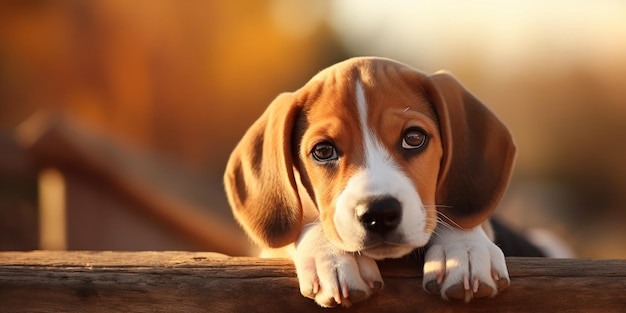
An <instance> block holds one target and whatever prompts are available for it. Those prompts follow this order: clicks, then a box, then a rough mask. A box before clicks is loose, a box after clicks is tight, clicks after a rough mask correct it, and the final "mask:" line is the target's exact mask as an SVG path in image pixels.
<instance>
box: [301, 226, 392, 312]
mask: <svg viewBox="0 0 626 313" xmlns="http://www.w3.org/2000/svg"><path fill="white" fill-rule="evenodd" d="M293 260H294V264H295V266H296V272H297V274H298V281H299V283H300V292H301V293H302V295H304V296H305V297H308V298H311V299H315V302H317V303H318V304H319V305H321V306H323V307H334V306H337V305H342V306H346V307H347V306H350V305H351V304H352V303H355V302H359V301H362V300H365V299H367V298H369V297H370V296H371V295H372V294H374V293H376V292H378V291H379V290H381V289H382V287H383V279H382V277H381V275H380V271H379V270H378V265H377V264H376V261H374V260H373V259H371V258H369V257H366V256H363V255H358V254H352V253H346V252H344V251H341V250H339V249H337V248H336V247H334V246H333V245H332V244H331V243H330V242H328V240H327V239H326V237H325V236H324V234H323V231H322V227H321V225H319V224H309V225H307V226H306V227H305V229H304V230H303V232H302V235H301V237H300V239H299V240H298V242H297V243H296V250H295V253H294V255H293Z"/></svg>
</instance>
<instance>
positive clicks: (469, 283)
mask: <svg viewBox="0 0 626 313" xmlns="http://www.w3.org/2000/svg"><path fill="white" fill-rule="evenodd" d="M435 236H436V237H434V238H433V244H432V246H431V247H430V248H429V249H428V251H427V252H426V256H425V263H424V280H423V283H422V285H423V287H424V289H425V290H426V291H427V292H429V293H431V294H435V295H440V296H441V297H442V298H443V299H446V300H448V299H457V300H464V301H465V302H469V301H471V300H472V299H473V298H484V297H493V296H495V295H496V294H498V292H500V291H502V290H504V289H506V288H507V287H508V286H509V282H510V279H509V273H508V271H507V268H506V262H505V259H504V254H503V253H502V250H500V248H498V247H497V246H496V245H495V244H494V243H493V242H491V240H489V238H487V235H485V233H484V231H483V230H482V228H481V227H480V226H478V227H476V228H474V229H472V230H469V231H468V230H460V229H446V228H443V227H441V228H439V229H438V230H437V234H436V235H435Z"/></svg>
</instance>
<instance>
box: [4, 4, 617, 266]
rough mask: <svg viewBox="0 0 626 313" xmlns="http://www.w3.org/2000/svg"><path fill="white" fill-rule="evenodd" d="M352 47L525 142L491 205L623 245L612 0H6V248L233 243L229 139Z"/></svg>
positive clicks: (595, 245)
mask: <svg viewBox="0 0 626 313" xmlns="http://www.w3.org/2000/svg"><path fill="white" fill-rule="evenodd" d="M356 55H379V56H387V57H392V58H395V59H398V60H400V61H403V62H406V63H409V64H411V65H413V66H415V67H417V68H420V69H423V70H424V71H428V72H432V71H435V70H438V69H442V68H445V69H448V70H450V71H452V72H453V73H454V74H455V75H456V76H457V77H458V78H459V79H460V80H461V81H463V82H464V83H465V85H466V86H467V87H468V88H469V89H470V90H472V91H473V92H474V93H475V94H476V95H477V96H478V97H479V98H480V99H482V100H483V101H484V102H485V103H486V104H487V105H488V106H490V107H491V108H492V109H493V110H494V111H495V112H496V113H497V114H498V115H499V116H500V117H501V118H502V119H503V120H504V121H505V122H506V123H507V124H508V125H509V126H510V128H511V130H512V132H513V134H514V136H515V138H516V141H517V144H518V151H519V154H518V158H517V164H516V169H515V173H514V177H513V181H512V184H511V188H510V190H509V192H508V193H507V196H506V197H505V199H504V201H503V202H502V204H501V208H500V211H499V213H498V214H499V216H500V217H501V218H502V219H503V220H505V221H506V222H507V223H509V224H510V225H512V226H513V227H515V228H517V229H518V230H520V231H524V232H530V233H533V234H537V233H538V231H537V230H548V231H550V232H552V233H553V234H554V235H557V236H558V237H560V238H562V239H563V240H564V241H565V242H566V243H567V244H569V246H570V247H571V248H572V250H573V252H574V253H575V255H576V256H579V257H592V258H618V257H619V258H624V257H626V228H625V227H624V226H623V225H624V222H625V221H626V162H624V160H626V3H625V2H623V1H617V0H616V1H609V0H606V1H596V2H589V1H549V2H545V1H519V2H512V3H511V2H508V1H507V2H499V1H470V2H467V1H452V0H447V1H420V2H417V1H399V2H389V1H386V2H381V1H358V0H345V1H335V2H331V1H305V0H298V1H290V0H269V1H246V2H243V1H147V0H143V1H109V0H101V1H81V0H76V1H47V0H29V1H3V2H2V3H0V249H2V250H15V249H17V250H24V249H37V248H46V249H54V248H61V249H65V248H66V249H123V250H145V249H154V250H162V249H188V250H217V251H222V252H226V253H232V254H237V253H240V252H241V251H242V250H241V249H237V248H233V249H232V250H229V248H228V247H229V246H231V247H232V246H234V245H239V244H241V240H240V239H241V238H239V237H238V238H239V239H236V240H231V239H232V238H233V237H237V236H241V234H240V232H238V229H237V227H236V226H235V223H234V222H233V220H232V217H231V216H230V213H229V209H228V207H227V204H226V201H225V197H224V193H223V190H222V185H221V176H222V172H223V168H224V164H225V162H226V160H227V157H228V154H229V152H230V150H232V148H233V147H234V145H235V143H236V141H237V140H238V139H239V138H240V137H241V135H242V134H243V132H244V131H245V129H246V128H247V127H248V126H249V125H250V124H251V123H252V121H253V120H254V119H255V118H256V117H257V116H258V115H259V114H260V113H261V112H262V110H263V109H264V108H265V106H266V105H267V104H268V103H269V102H270V101H271V100H272V98H273V97H274V96H275V95H277V94H278V93H279V92H282V91H288V90H294V89H296V88H298V87H299V86H301V85H302V84H303V83H304V82H305V81H306V80H307V79H308V78H309V77H311V76H312V75H313V74H315V73H316V72H317V71H319V70H320V69H322V68H324V67H326V66H328V65H330V64H332V63H335V62H337V61H339V60H342V59H345V58H347V57H350V56H356ZM55 186H56V187H55ZM55 188H56V189H55ZM50 190H51V191H50ZM55 190H56V192H55ZM48 192H50V193H51V194H53V195H54V194H56V195H57V196H56V197H57V198H55V197H54V196H52V199H53V200H50V198H51V196H49V195H48ZM59 195H62V196H61V198H60V199H58V197H59ZM54 199H56V200H54ZM44 200H45V201H44ZM55 201H56V202H55ZM43 202H46V203H51V204H46V203H43ZM54 203H57V205H56V206H55V205H54ZM48 207H52V209H49V208H48ZM55 210H59V212H60V213H54V212H56V211H55ZM50 212H52V213H50ZM48 215H52V216H53V218H50V217H48ZM54 216H57V217H59V216H60V217H61V218H60V219H61V220H60V221H59V220H58V218H57V219H56V220H55V219H54ZM203 225H205V226H203ZM231 231H234V232H235V235H232V234H231V233H230V232H231ZM56 232H61V233H62V235H61V236H60V238H58V239H51V238H52V237H54V235H55V233H56ZM216 239H217V241H219V242H223V243H225V245H226V248H225V247H224V245H220V244H219V243H216V242H215V240H216ZM47 240H51V241H52V243H47V242H46V241H47ZM244 241H245V239H244ZM244 250H245V249H244Z"/></svg>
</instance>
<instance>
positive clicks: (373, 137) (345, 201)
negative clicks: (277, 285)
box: [225, 58, 513, 258]
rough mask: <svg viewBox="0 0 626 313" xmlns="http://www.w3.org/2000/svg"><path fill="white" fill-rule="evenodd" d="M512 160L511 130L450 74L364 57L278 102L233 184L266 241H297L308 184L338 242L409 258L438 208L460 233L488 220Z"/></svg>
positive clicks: (243, 214) (251, 226)
mask: <svg viewBox="0 0 626 313" xmlns="http://www.w3.org/2000/svg"><path fill="white" fill-rule="evenodd" d="M512 158H513V144H512V141H511V138H510V135H509V133H508V131H507V130H506V128H505V127H504V126H503V125H502V124H501V123H500V122H499V121H498V120H497V118H496V117H495V116H493V114H492V113H491V112H490V111H488V110H487V109H486V108H485V107H484V105H482V103H480V102H479V101H478V100H476V99H475V98H474V97H473V96H471V94H469V93H468V92H467V91H466V90H465V89H464V88H463V87H462V86H461V85H460V84H459V83H458V82H457V81H456V80H455V79H454V78H452V77H451V76H450V75H448V74H445V73H440V74H435V75H432V76H428V75H425V74H422V73H420V72H418V71H416V70H414V69H412V68H410V67H408V66H405V65H402V64H399V63H397V62H394V61H391V60H386V59H378V58H355V59H351V60H348V61H345V62H342V63H339V64H337V65H334V66H332V67H330V68H328V69H326V70H324V71H322V72H320V73H319V74H318V75H316V76H315V77H314V78H313V79H311V81H309V82H308V83H307V84H306V85H305V86H304V87H302V88H301V89H300V90H298V91H296V92H294V93H288V94H283V95H280V96H279V97H278V98H277V99H276V100H274V102H272V104H270V106H269V107H268V109H267V110H266V111H265V113H264V114H263V115H262V116H261V117H260V118H259V120H257V121H256V122H255V124H254V125H253V126H252V127H251V128H250V129H249V130H248V132H247V133H246V135H245V136H244V138H243V139H242V140H241V142H240V143H239V145H238V146H237V147H236V148H235V150H234V152H233V154H232V155H231V158H230V160H229V163H228V166H227V169H226V174H225V184H226V190H227V195H228V198H229V201H230V203H231V206H232V207H233V210H234V212H235V216H236V217H237V219H238V220H239V221H240V223H241V224H242V225H243V226H244V228H245V229H246V230H247V231H248V233H249V234H250V235H251V236H252V237H253V238H254V239H256V241H257V242H259V243H262V244H265V245H268V246H270V247H278V246H282V245H286V244H288V243H290V242H294V241H295V240H296V238H297V236H298V234H299V232H300V229H301V227H302V225H301V224H302V215H303V213H302V203H301V202H302V201H301V198H302V197H301V196H303V197H304V196H305V195H301V194H300V193H299V192H298V190H299V188H298V185H300V186H303V187H304V189H305V190H306V191H307V193H308V195H306V196H307V197H308V196H310V197H311V199H312V200H313V202H314V203H315V206H316V208H317V210H318V211H319V219H320V221H321V223H322V225H323V228H324V232H325V235H326V236H327V237H328V239H329V240H330V241H331V242H332V243H333V244H335V245H337V246H338V247H340V248H341V249H343V250H346V251H360V252H362V253H364V254H366V255H368V256H371V257H374V258H385V257H399V256H402V255H404V254H406V253H408V252H409V251H411V250H412V249H414V248H415V247H419V246H423V245H424V244H426V243H427V241H428V239H429V238H430V234H431V232H432V231H433V229H434V227H435V225H436V219H437V212H436V210H437V208H439V209H440V211H442V212H443V213H444V214H446V216H448V217H449V218H451V219H452V220H453V221H454V223H456V224H457V225H458V226H460V227H473V226H475V225H478V224H479V223H481V222H482V221H483V220H484V219H485V218H486V217H487V216H488V215H489V214H490V213H491V211H492V210H493V209H494V207H495V205H496V203H497V201H498V200H499V198H500V196H501V194H502V193H503V191H504V188H505V186H506V183H507V181H508V177H509V173H510V169H511V163H512ZM296 173H297V174H299V175H296ZM296 177H299V179H298V180H297V179H296ZM302 189H303V188H300V190H302Z"/></svg>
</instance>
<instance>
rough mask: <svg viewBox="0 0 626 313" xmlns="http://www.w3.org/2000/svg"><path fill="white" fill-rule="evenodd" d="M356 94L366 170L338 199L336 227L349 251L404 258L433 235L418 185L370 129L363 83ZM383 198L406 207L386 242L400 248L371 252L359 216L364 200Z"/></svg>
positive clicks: (347, 186)
mask: <svg viewBox="0 0 626 313" xmlns="http://www.w3.org/2000/svg"><path fill="white" fill-rule="evenodd" d="M355 92H356V99H357V107H358V112H359V120H360V125H361V130H362V132H363V138H364V139H363V145H364V150H365V151H364V152H365V167H364V168H362V169H360V170H359V171H358V172H357V173H355V174H354V175H353V176H352V177H351V178H350V179H349V180H348V183H347V184H346V187H345V189H344V190H343V191H342V192H341V194H340V195H339V196H338V198H337V202H336V204H335V205H336V208H335V215H334V223H335V227H336V229H337V233H338V234H339V236H340V237H341V239H342V246H341V248H342V249H344V250H346V251H352V252H357V251H362V252H363V254H365V255H369V256H371V257H373V258H376V259H382V258H387V257H390V258H394V257H400V256H402V255H404V254H406V253H408V252H409V251H410V250H411V249H410V248H409V249H408V248H407V246H411V247H420V246H423V245H425V244H426V243H427V242H428V239H429V237H430V233H425V232H424V227H425V225H426V211H425V209H424V207H423V205H422V201H421V199H420V196H419V194H418V193H417V191H416V186H415V185H414V184H413V182H412V181H411V180H410V179H409V178H408V177H407V176H406V175H405V174H404V173H403V172H402V170H401V169H400V168H399V167H398V165H397V164H396V163H395V162H394V160H393V158H392V157H391V156H390V154H389V152H388V151H387V150H386V149H385V148H384V146H383V145H382V144H381V143H380V142H379V140H378V138H377V137H376V135H375V134H374V132H373V131H372V129H371V128H370V127H369V125H368V122H367V121H368V104H367V101H366V99H365V93H364V91H363V87H362V86H361V83H360V82H359V81H357V82H356V90H355ZM381 196H390V197H394V198H396V199H397V200H398V201H399V202H400V203H401V205H402V220H401V223H400V225H399V226H398V228H397V229H396V230H395V231H394V232H392V233H390V234H388V236H387V237H388V238H387V239H386V242H385V243H387V244H392V245H399V246H398V247H396V248H390V249H385V250H384V252H382V251H378V252H373V251H370V253H368V250H367V248H370V247H366V246H365V245H366V244H367V243H366V239H367V231H366V229H365V228H364V226H363V224H362V223H361V221H360V220H359V218H358V217H359V216H361V215H362V214H363V213H364V211H365V210H366V208H365V207H363V205H362V203H363V202H364V201H363V200H365V199H371V198H372V197H381ZM381 243H382V242H381ZM402 246H404V247H402ZM407 249H408V250H407Z"/></svg>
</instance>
